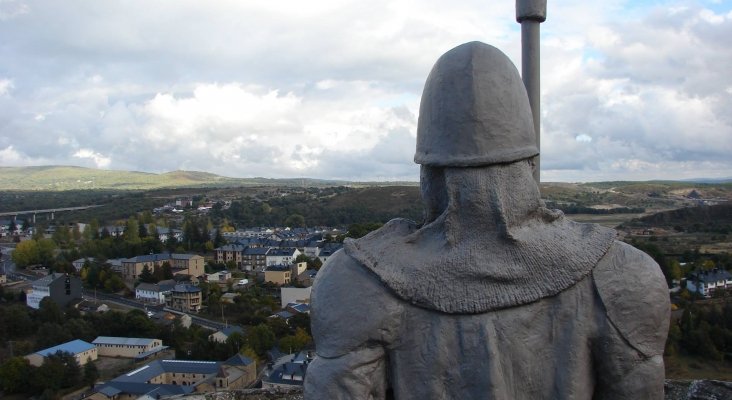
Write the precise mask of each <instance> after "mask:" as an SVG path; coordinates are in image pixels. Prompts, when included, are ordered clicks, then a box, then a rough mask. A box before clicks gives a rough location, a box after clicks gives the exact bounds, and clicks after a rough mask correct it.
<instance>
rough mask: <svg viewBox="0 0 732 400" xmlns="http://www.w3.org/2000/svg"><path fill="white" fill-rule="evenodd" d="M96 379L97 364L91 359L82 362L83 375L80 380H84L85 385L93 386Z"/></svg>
mask: <svg viewBox="0 0 732 400" xmlns="http://www.w3.org/2000/svg"><path fill="white" fill-rule="evenodd" d="M97 379H99V370H98V369H97V366H96V365H94V363H93V362H91V361H89V362H87V363H86V364H84V376H83V378H82V382H84V384H85V385H88V386H94V382H96V381H97Z"/></svg>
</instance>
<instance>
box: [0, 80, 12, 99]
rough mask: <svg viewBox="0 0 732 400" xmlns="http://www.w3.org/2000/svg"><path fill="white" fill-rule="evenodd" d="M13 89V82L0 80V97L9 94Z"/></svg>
mask: <svg viewBox="0 0 732 400" xmlns="http://www.w3.org/2000/svg"><path fill="white" fill-rule="evenodd" d="M12 88H13V81H11V80H10V79H0V96H4V95H6V94H8V93H10V89H12Z"/></svg>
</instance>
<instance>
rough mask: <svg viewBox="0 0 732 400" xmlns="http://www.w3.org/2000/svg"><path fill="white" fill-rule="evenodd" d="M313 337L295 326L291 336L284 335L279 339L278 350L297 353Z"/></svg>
mask: <svg viewBox="0 0 732 400" xmlns="http://www.w3.org/2000/svg"><path fill="white" fill-rule="evenodd" d="M312 340H313V338H311V337H310V335H308V334H307V332H305V330H304V329H302V328H297V329H296V330H295V334H294V335H291V336H285V337H283V338H282V339H280V340H279V344H280V346H279V347H280V350H282V351H287V352H288V353H297V352H298V351H300V350H302V349H303V348H305V346H307V345H308V344H309V343H310V342H311V341H312Z"/></svg>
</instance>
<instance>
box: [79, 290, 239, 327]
mask: <svg viewBox="0 0 732 400" xmlns="http://www.w3.org/2000/svg"><path fill="white" fill-rule="evenodd" d="M82 294H83V296H84V298H85V299H87V300H93V299H94V297H95V296H96V298H97V300H104V301H109V302H113V303H117V304H122V305H125V306H128V307H132V308H136V309H139V310H148V309H155V310H159V309H164V310H165V311H168V312H171V313H173V314H178V315H182V314H183V313H182V312H180V311H176V310H172V309H169V308H162V307H160V306H150V305H149V304H145V303H142V302H139V301H137V300H134V299H128V298H126V297H122V296H120V295H116V294H110V293H104V292H100V291H97V292H96V295H95V293H94V291H93V290H89V289H84V290H83V291H82ZM188 315H189V316H190V317H191V320H192V321H193V323H195V324H197V325H201V326H202V327H204V328H208V329H212V330H219V329H221V328H223V327H224V326H225V325H224V324H222V323H221V322H218V321H212V320H210V319H206V318H202V317H199V316H197V315H193V314H188Z"/></svg>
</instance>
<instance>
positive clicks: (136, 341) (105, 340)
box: [92, 336, 155, 346]
mask: <svg viewBox="0 0 732 400" xmlns="http://www.w3.org/2000/svg"><path fill="white" fill-rule="evenodd" d="M154 340H155V339H148V338H129V337H114V336H99V337H97V338H96V339H94V341H93V342H92V343H93V344H118V345H126V346H148V345H150V344H151V343H152V342H153V341H154Z"/></svg>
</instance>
